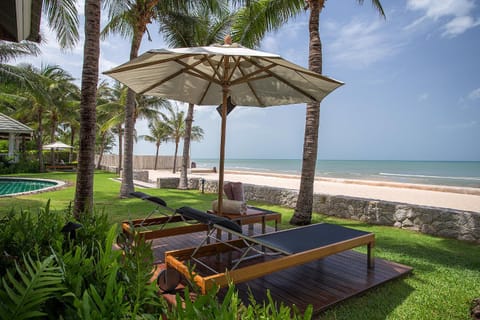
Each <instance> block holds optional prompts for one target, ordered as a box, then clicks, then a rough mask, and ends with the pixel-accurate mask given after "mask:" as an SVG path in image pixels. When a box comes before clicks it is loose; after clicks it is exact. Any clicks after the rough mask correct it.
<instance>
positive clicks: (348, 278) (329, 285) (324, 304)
mask: <svg viewBox="0 0 480 320" xmlns="http://www.w3.org/2000/svg"><path fill="white" fill-rule="evenodd" d="M246 228H247V226H244V230H247V229H246ZM268 231H273V228H269V229H268ZM254 232H260V225H255V229H254ZM204 235H205V233H194V234H187V235H180V236H174V237H169V238H165V239H157V240H154V241H153V245H152V247H153V249H154V255H155V260H156V262H157V263H158V264H159V267H160V268H164V264H163V259H164V253H165V251H169V250H176V249H181V248H188V247H192V246H195V245H196V244H198V242H199V240H201V239H203V237H204ZM411 271H412V268H410V267H408V266H405V265H400V264H397V263H394V262H390V261H386V260H383V259H379V258H376V259H375V268H374V269H368V268H367V257H366V255H365V254H362V253H358V252H356V251H346V252H342V253H339V254H335V255H333V256H329V257H327V258H324V259H321V260H317V261H313V262H310V263H307V264H304V265H301V266H298V267H293V268H289V269H287V270H283V271H279V272H275V273H273V274H270V275H267V276H264V277H262V278H258V279H255V280H252V281H248V282H245V283H240V284H237V285H236V288H237V290H238V291H239V294H240V297H241V298H242V300H243V301H244V303H248V293H249V292H250V291H251V292H252V293H253V295H254V297H255V299H256V300H257V301H262V300H264V299H266V289H269V290H270V293H271V296H272V298H273V299H274V300H275V301H277V302H279V303H280V302H283V303H284V304H286V305H293V304H295V305H296V306H297V307H298V308H299V309H300V310H301V311H303V310H304V309H305V308H306V307H307V306H308V305H309V304H311V305H313V309H314V313H315V314H316V313H319V312H321V311H323V310H325V309H327V308H329V307H331V306H333V305H334V304H337V303H339V302H341V301H343V300H345V299H348V298H350V297H353V296H356V295H359V294H362V293H364V292H365V291H367V290H368V289H371V288H373V287H375V286H378V285H381V284H383V283H385V282H388V281H391V280H393V279H396V278H399V277H401V276H404V275H406V274H408V273H410V272H411ZM224 292H225V290H224V289H222V290H221V291H220V296H221V295H222V293H224ZM167 298H170V299H172V297H171V296H170V297H167ZM170 299H169V300H170Z"/></svg>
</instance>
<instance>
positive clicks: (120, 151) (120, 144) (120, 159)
mask: <svg viewBox="0 0 480 320" xmlns="http://www.w3.org/2000/svg"><path fill="white" fill-rule="evenodd" d="M118 132H119V133H118V174H120V173H121V172H122V162H123V128H122V125H121V124H120V125H119V126H118Z"/></svg>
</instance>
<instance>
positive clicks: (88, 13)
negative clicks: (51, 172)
mask: <svg viewBox="0 0 480 320" xmlns="http://www.w3.org/2000/svg"><path fill="white" fill-rule="evenodd" d="M100 9H101V7H100V0H86V1H85V25H86V26H88V28H85V44H84V48H83V68H82V88H81V97H80V137H79V138H80V141H79V149H78V166H77V183H76V188H75V200H74V207H73V213H74V214H75V216H77V217H78V216H79V215H80V214H82V213H84V212H88V211H91V210H92V208H93V171H94V165H95V129H96V128H95V126H96V97H97V83H98V60H99V55H100Z"/></svg>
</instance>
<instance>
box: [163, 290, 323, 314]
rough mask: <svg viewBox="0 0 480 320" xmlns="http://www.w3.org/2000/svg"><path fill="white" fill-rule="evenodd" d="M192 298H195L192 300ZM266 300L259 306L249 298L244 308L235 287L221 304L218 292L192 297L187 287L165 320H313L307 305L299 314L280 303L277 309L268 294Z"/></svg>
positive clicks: (251, 297)
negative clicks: (302, 312)
mask: <svg viewBox="0 0 480 320" xmlns="http://www.w3.org/2000/svg"><path fill="white" fill-rule="evenodd" d="M192 297H194V298H192ZM267 299H268V301H266V302H263V303H258V302H257V301H255V299H254V298H253V296H252V295H250V298H249V300H250V303H249V304H248V305H247V306H245V305H244V304H243V302H242V301H241V300H240V298H239V297H238V291H236V289H235V286H234V285H233V284H230V285H229V287H228V290H227V293H226V294H225V296H224V298H223V300H222V301H220V300H219V299H218V298H217V289H216V288H213V289H211V290H209V291H207V293H206V294H205V295H200V294H198V293H195V294H193V295H192V294H191V293H190V290H189V289H188V287H187V288H186V289H185V291H184V295H183V297H181V296H180V295H179V294H177V295H176V305H175V307H174V308H171V310H170V311H168V312H167V318H168V319H185V320H188V319H197V320H209V319H225V320H227V319H231V320H235V319H242V320H257V319H269V320H287V319H288V320H289V319H295V320H309V319H311V318H312V313H313V307H312V306H311V305H310V306H308V308H307V310H305V313H304V314H303V315H302V314H301V313H300V312H299V311H298V309H297V308H296V307H295V306H293V307H292V308H290V307H288V306H285V305H284V304H283V303H281V304H280V306H278V305H277V304H276V303H275V302H274V301H273V299H272V296H271V295H270V292H269V291H267Z"/></svg>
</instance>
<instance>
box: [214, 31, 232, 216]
mask: <svg viewBox="0 0 480 320" xmlns="http://www.w3.org/2000/svg"><path fill="white" fill-rule="evenodd" d="M225 41H226V40H225ZM228 60H229V59H228V56H225V58H224V59H223V66H224V71H223V84H222V92H223V101H222V132H221V134H220V164H219V167H220V168H219V170H218V203H217V204H218V214H219V215H222V214H223V210H222V209H223V177H224V167H225V133H226V127H227V98H228V91H229V84H228V69H229V68H228V67H229V66H228V63H229V61H228Z"/></svg>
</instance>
